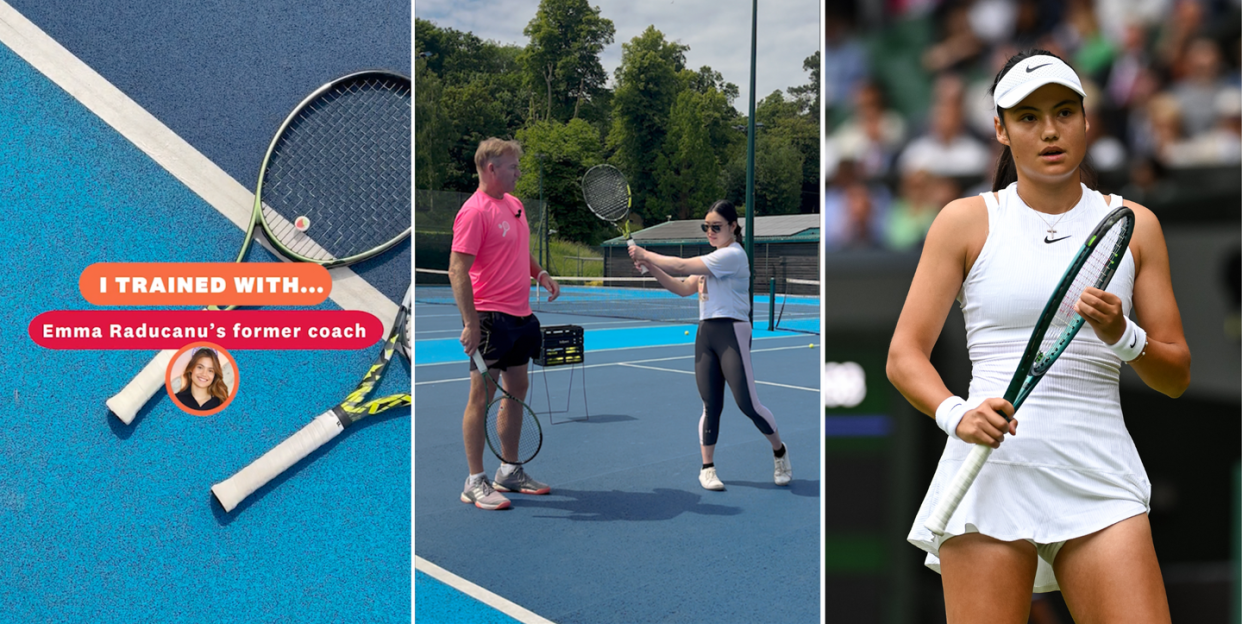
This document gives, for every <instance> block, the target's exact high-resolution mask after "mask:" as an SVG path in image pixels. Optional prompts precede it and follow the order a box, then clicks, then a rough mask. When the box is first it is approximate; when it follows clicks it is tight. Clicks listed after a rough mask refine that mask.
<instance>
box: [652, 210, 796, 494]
mask: <svg viewBox="0 0 1242 624" xmlns="http://www.w3.org/2000/svg"><path fill="white" fill-rule="evenodd" d="M701 227H702V228H703V231H704V232H706V233H707V242H708V243H710V244H711V246H712V247H715V248H716V251H713V252H712V253H709V254H707V255H705V256H698V257H695V258H675V257H672V256H662V255H660V254H658V253H655V252H652V251H648V250H646V249H643V248H642V247H638V246H636V245H631V246H630V257H631V258H632V259H633V260H634V262H635V263H636V264H639V265H641V266H645V267H647V269H648V270H650V271H651V274H652V275H653V276H655V278H656V279H657V280H658V281H659V282H660V285H662V286H664V287H665V288H667V289H668V290H669V291H670V292H672V293H674V294H677V295H680V296H682V297H686V296H689V295H693V294H695V293H698V295H699V319H700V320H699V331H698V335H697V336H696V337H695V340H694V378H695V382H696V383H697V384H698V386H699V396H700V397H702V399H703V415H702V416H701V417H700V418H699V444H700V446H701V451H702V454H703V468H702V470H700V472H699V484H701V485H702V486H703V487H704V488H706V489H709V490H723V489H724V484H723V483H721V481H720V477H718V476H717V475H716V464H715V463H714V462H713V461H712V459H713V455H714V453H715V450H716V438H717V436H718V435H719V433H720V413H721V412H722V411H724V389H725V383H728V384H729V388H730V389H731V390H733V399H734V400H735V401H737V406H738V408H739V409H741V410H742V413H743V414H746V415H747V416H748V417H750V419H751V420H752V421H754V423H755V427H758V429H759V431H760V432H761V433H763V435H764V436H765V437H767V439H768V442H769V443H771V445H772V453H773V454H774V455H775V462H776V471H775V475H774V481H775V482H776V484H777V485H789V481H790V480H791V479H793V471H792V469H791V468H790V466H789V453H788V452H786V449H785V444H784V443H783V442H781V435H780V433H778V432H777V430H776V419H774V418H773V417H772V412H770V411H768V408H766V407H764V406H763V405H762V404H760V403H759V395H758V393H756V392H755V375H754V368H753V367H752V366H751V363H750V262H749V261H748V259H747V258H746V250H745V248H743V247H742V244H741V238H742V228H741V227H740V226H738V224H737V209H736V208H734V207H733V204H731V203H729V202H727V201H724V200H720V201H718V202H716V203H714V204H712V207H711V208H709V209H708V210H707V216H705V217H704V218H703V225H702V226H701ZM669 273H680V274H688V275H689V277H686V278H684V279H682V278H676V277H671V276H669Z"/></svg>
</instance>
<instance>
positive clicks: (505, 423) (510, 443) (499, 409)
mask: <svg viewBox="0 0 1242 624" xmlns="http://www.w3.org/2000/svg"><path fill="white" fill-rule="evenodd" d="M470 358H471V359H473V360H474V365H475V366H476V367H477V368H478V369H479V374H481V375H483V384H484V386H483V390H484V392H486V391H487V385H486V384H487V382H488V381H491V382H492V383H493V384H495V386H496V388H497V389H498V390H500V396H498V397H496V398H495V399H493V400H492V402H491V403H488V404H487V420H486V421H485V423H486V424H485V429H487V448H490V449H491V450H492V454H494V455H495V456H496V458H497V459H499V460H500V461H502V462H505V463H508V464H514V465H521V464H525V463H526V462H529V461H530V460H532V459H534V458H535V456H536V455H538V454H539V449H541V448H543V428H542V427H540V426H539V419H538V418H537V417H536V416H535V410H532V409H531V408H530V406H529V405H527V404H526V403H524V402H522V400H521V399H519V398H517V397H515V396H513V395H512V394H509V391H508V390H505V388H504V386H502V385H500V380H499V379H495V378H493V377H492V375H491V372H490V371H488V370H487V364H486V363H484V362H483V356H482V355H481V354H480V353H479V352H478V351H475V352H474V353H473V354H472V355H471V356H470ZM506 405H507V406H508V407H509V409H505V407H506ZM517 406H520V407H521V409H515V407H517Z"/></svg>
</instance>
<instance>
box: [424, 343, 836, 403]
mask: <svg viewBox="0 0 1242 624" xmlns="http://www.w3.org/2000/svg"><path fill="white" fill-rule="evenodd" d="M805 348H806V347H773V348H771V349H751V350H750V352H751V353H763V352H766V351H788V350H790V349H805ZM592 353H594V352H592ZM692 359H694V356H693V355H674V356H671V357H662V358H651V359H648V360H634V361H633V362H604V363H602V364H585V365H582V366H558V367H556V368H553V369H550V370H549V369H546V368H539V369H536V370H532V371H530V374H531V375H546V374H548V373H564V372H569V371H570V370H571V369H577V370H581V369H587V368H602V367H605V366H633V367H635V368H648V367H643V366H636V365H637V364H650V363H652V362H670V361H673V360H692ZM448 363H449V364H458V365H460V364H465V362H448ZM419 366H434V365H433V364H420V365H419ZM655 370H672V369H660V368H657V369H655ZM672 372H675V373H684V372H686V371H678V370H674V371H672ZM688 374H690V375H693V374H694V373H688ZM462 381H470V378H469V377H458V378H455V379H435V380H432V381H417V382H414V385H415V386H430V385H435V384H442V383H457V382H462ZM755 383H761V384H767V385H770V386H780V387H782V388H793V389H795V390H808V391H810V392H819V389H814V390H812V389H811V388H803V387H801V386H786V385H783V384H778V383H774V382H771V381H756V382H755Z"/></svg>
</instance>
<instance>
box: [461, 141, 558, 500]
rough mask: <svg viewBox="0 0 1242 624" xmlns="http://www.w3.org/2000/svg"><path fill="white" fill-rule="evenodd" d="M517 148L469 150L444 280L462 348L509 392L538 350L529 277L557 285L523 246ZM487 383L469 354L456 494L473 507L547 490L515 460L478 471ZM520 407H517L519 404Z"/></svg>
mask: <svg viewBox="0 0 1242 624" xmlns="http://www.w3.org/2000/svg"><path fill="white" fill-rule="evenodd" d="M521 155H522V148H521V146H520V145H518V144H517V143H516V142H514V141H502V140H500V139H494V138H492V139H487V140H485V141H483V142H482V143H480V144H479V149H478V151H476V152H475V155H474V164H475V168H476V169H477V170H478V172H479V190H477V191H475V193H474V195H472V196H471V197H470V199H468V200H466V203H465V204H463V205H462V207H461V210H460V211H458V213H457V219H456V221H454V222H453V249H452V253H451V255H450V256H449V280H450V281H451V283H452V285H453V297H454V299H456V300H457V309H458V310H460V311H461V320H462V324H463V325H465V327H464V328H463V329H462V331H461V346H462V348H463V349H464V350H465V352H466V355H471V354H473V353H474V352H475V351H476V350H477V351H479V352H480V354H481V355H482V356H483V361H484V363H486V364H487V367H488V369H489V370H499V371H501V372H500V379H501V382H502V383H503V384H504V387H505V389H506V390H508V391H509V393H510V394H512V395H513V396H515V397H518V398H524V397H525V396H526V389H527V386H528V382H527V378H526V364H527V362H529V361H530V359H531V357H532V356H534V355H537V354H538V349H539V346H540V341H541V335H540V332H539V319H537V318H535V315H534V314H532V313H531V310H530V279H531V278H532V277H533V278H535V280H536V281H537V282H538V283H539V285H540V286H542V287H543V288H544V289H546V290H547V291H548V300H549V301H552V300H554V299H556V297H557V295H559V294H560V287H559V286H558V285H557V283H556V280H554V279H552V277H551V276H549V275H548V272H547V271H545V270H543V268H542V267H540V266H539V262H538V261H537V260H535V258H534V256H532V255H531V253H530V229H529V228H528V227H527V225H526V214H525V211H524V210H523V209H522V202H521V201H519V200H518V198H516V197H514V196H513V195H512V193H513V190H514V188H515V187H516V185H517V181H518V178H520V177H521V176H522V171H521V169H520V168H519V167H518V159H519V158H520V157H521ZM495 392H496V386H495V384H494V383H487V384H485V383H484V380H483V376H482V374H480V371H479V370H477V368H476V367H475V365H474V361H473V360H471V362H470V398H469V399H468V401H467V402H466V412H465V414H464V415H463V416H462V423H461V431H462V438H463V440H464V442H465V446H466V464H467V465H468V466H469V468H470V476H469V477H468V478H467V479H466V486H465V489H464V490H463V491H462V494H461V501H462V502H463V503H474V505H475V506H476V507H478V508H480V509H505V508H507V507H508V506H509V499H507V498H505V496H504V495H503V494H500V493H499V492H497V491H496V490H500V491H501V492H520V493H522V494H547V493H548V492H549V491H551V488H549V487H548V486H547V485H546V484H543V483H540V482H539V481H536V480H535V479H533V478H531V477H530V475H527V474H526V472H525V471H524V470H523V469H522V467H521V466H515V465H512V464H507V463H503V462H502V463H501V465H500V468H499V469H497V471H496V478H495V479H494V480H493V481H492V482H491V483H489V482H488V480H487V475H486V473H485V472H484V471H483V445H484V443H485V438H484V431H483V426H484V421H485V419H486V417H487V415H486V410H487V404H488V403H490V402H491V399H492V396H494V394H495ZM518 409H521V408H518Z"/></svg>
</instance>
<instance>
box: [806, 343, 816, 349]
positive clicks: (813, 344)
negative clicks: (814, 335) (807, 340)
mask: <svg viewBox="0 0 1242 624" xmlns="http://www.w3.org/2000/svg"><path fill="white" fill-rule="evenodd" d="M807 346H808V347H810V348H812V349H814V348H815V343H813V342H812V343H811V344H809V345H807Z"/></svg>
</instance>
